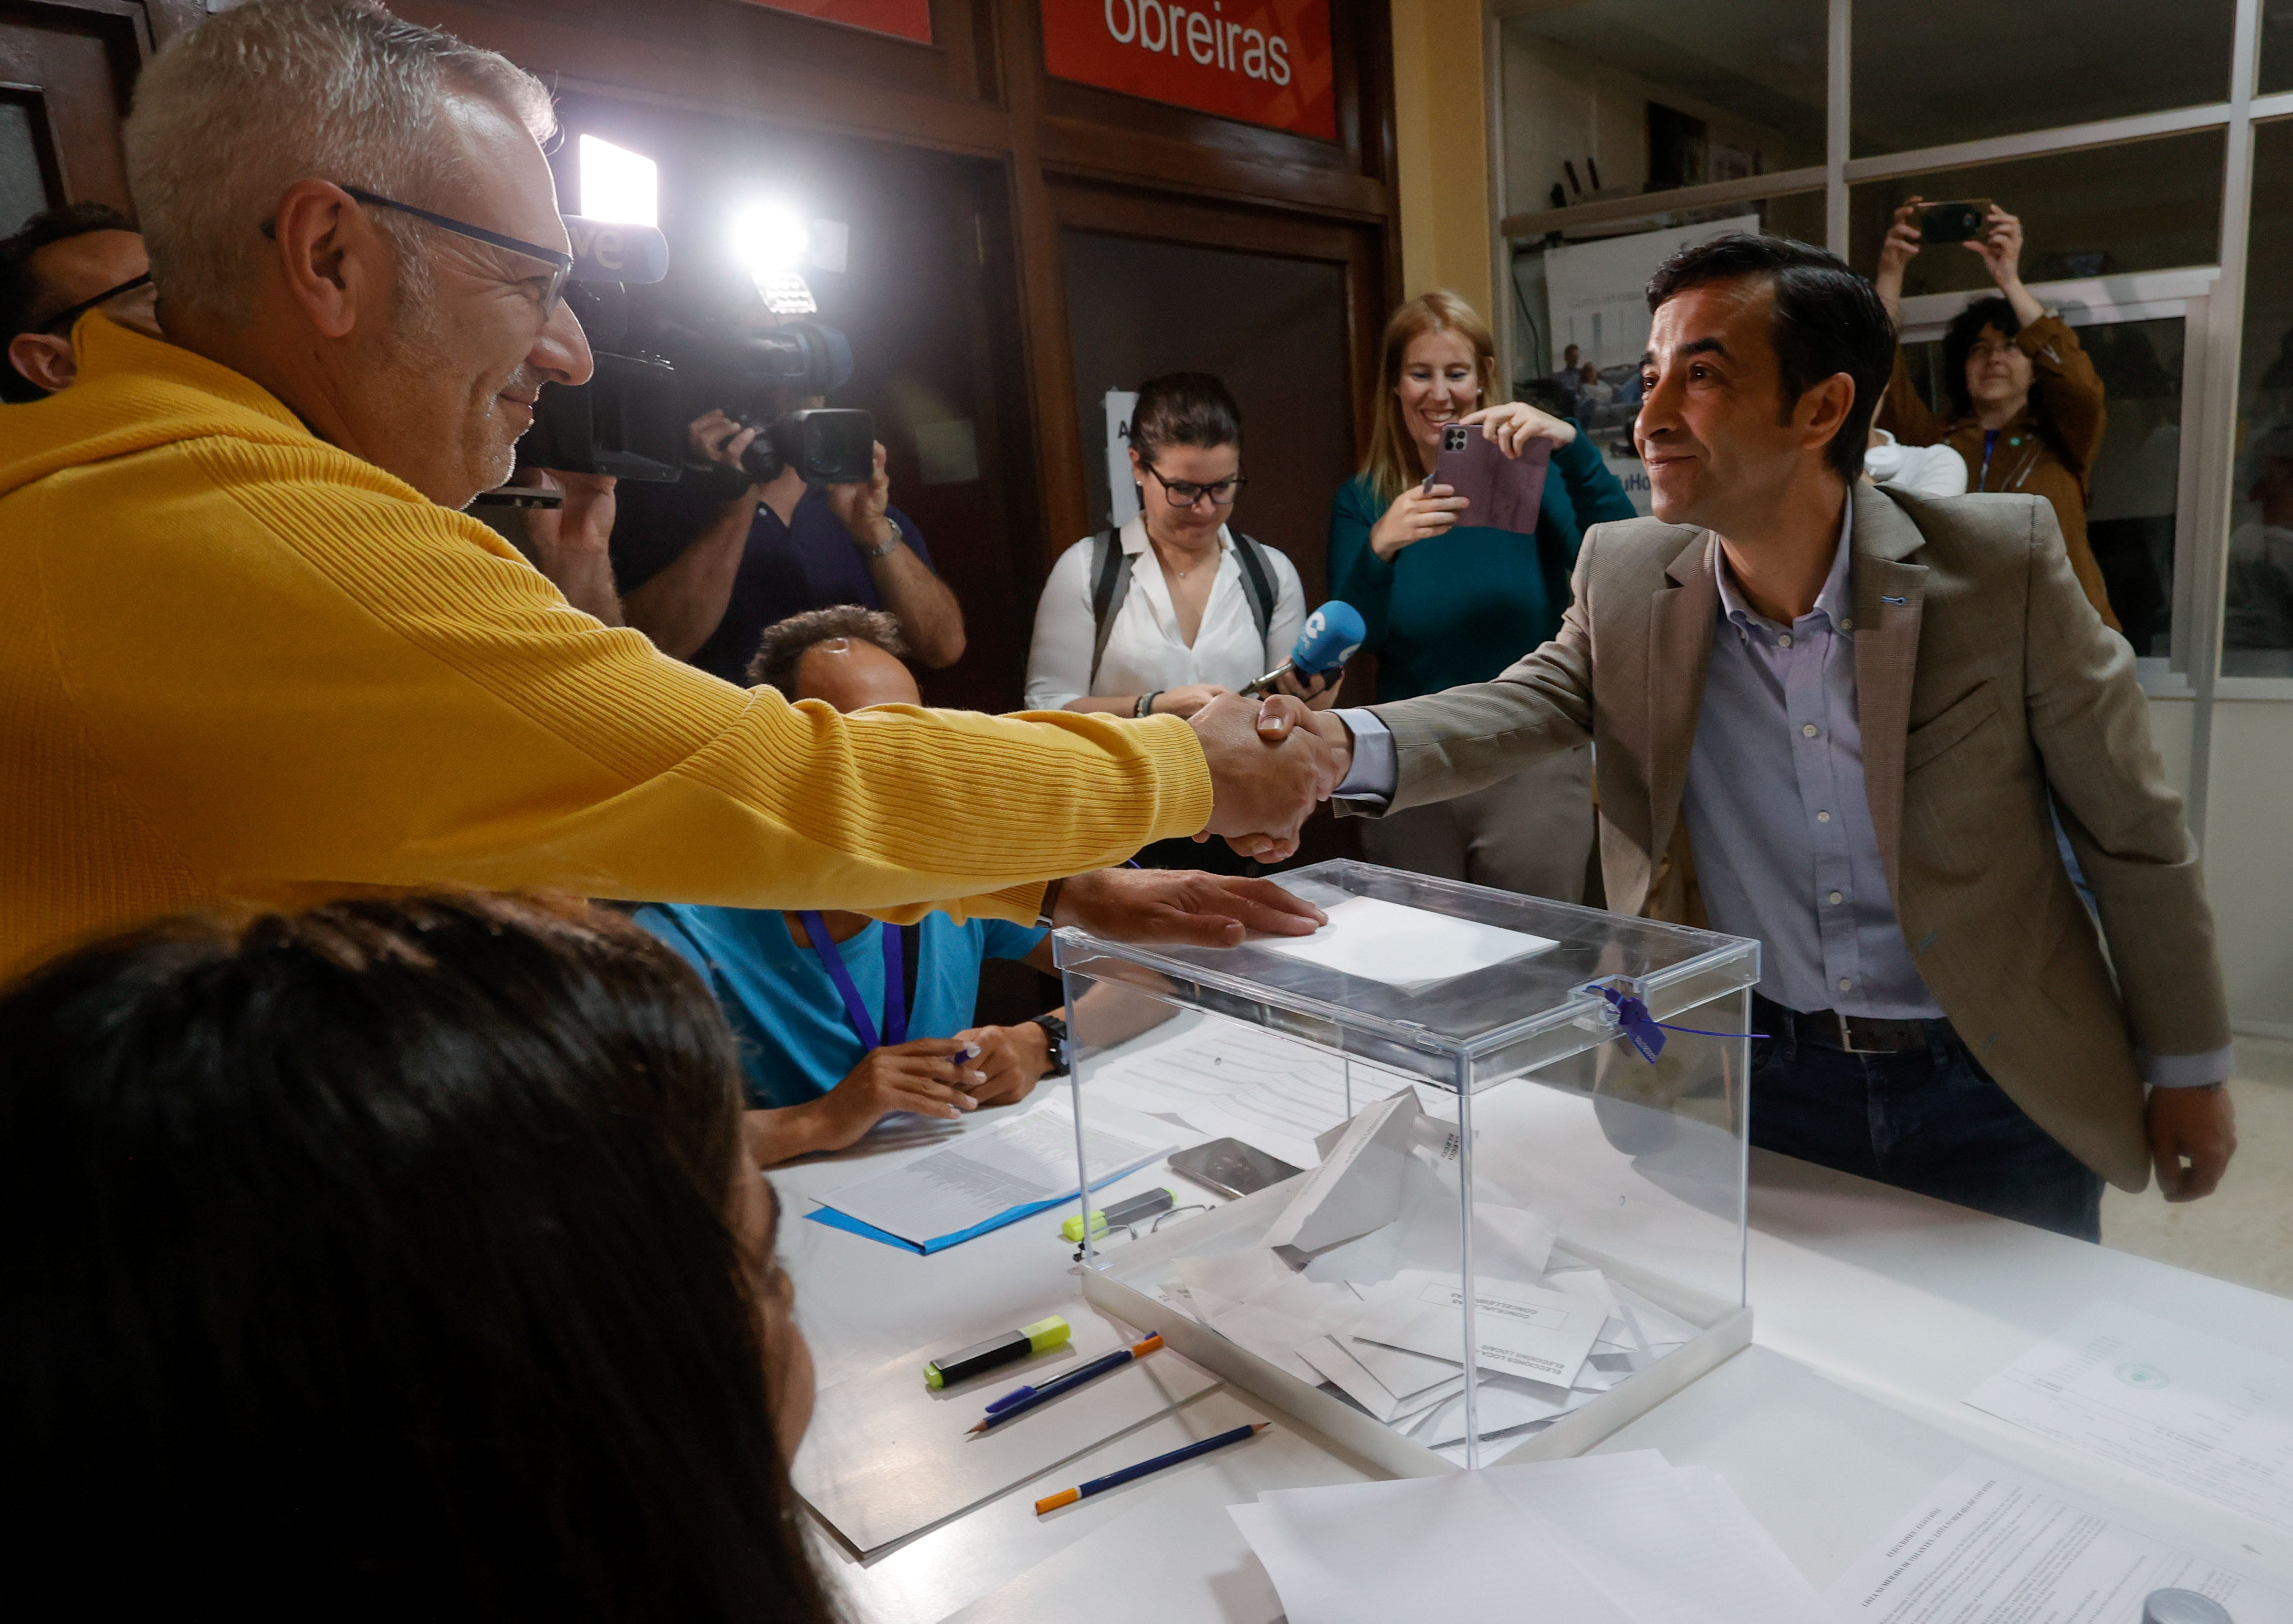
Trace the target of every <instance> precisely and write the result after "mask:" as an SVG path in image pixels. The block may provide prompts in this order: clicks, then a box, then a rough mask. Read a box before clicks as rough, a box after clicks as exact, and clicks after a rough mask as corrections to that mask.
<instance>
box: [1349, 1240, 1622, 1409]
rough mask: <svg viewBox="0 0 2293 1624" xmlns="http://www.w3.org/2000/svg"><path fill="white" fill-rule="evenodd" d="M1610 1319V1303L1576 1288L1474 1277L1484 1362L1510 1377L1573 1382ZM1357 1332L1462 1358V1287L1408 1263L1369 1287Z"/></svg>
mask: <svg viewBox="0 0 2293 1624" xmlns="http://www.w3.org/2000/svg"><path fill="white" fill-rule="evenodd" d="M1607 1323H1608V1309H1607V1307H1606V1305H1605V1304H1596V1303H1589V1302H1588V1301H1586V1299H1585V1298H1584V1297H1583V1296H1581V1295H1576V1294H1575V1293H1572V1292H1567V1291H1554V1290H1550V1289H1548V1288H1546V1287H1542V1286H1528V1285H1521V1284H1518V1283H1514V1282H1508V1281H1501V1280H1492V1279H1487V1278H1486V1277H1484V1278H1482V1279H1479V1280H1478V1281H1476V1282H1475V1290H1474V1293H1473V1333H1474V1338H1475V1341H1476V1342H1477V1343H1478V1344H1479V1347H1478V1350H1477V1351H1478V1352H1479V1354H1480V1359H1481V1363H1482V1364H1483V1365H1485V1366H1491V1367H1494V1368H1496V1369H1498V1370H1501V1371H1503V1372H1504V1373H1505V1374H1507V1375H1509V1376H1526V1377H1527V1378H1528V1379H1529V1380H1531V1381H1536V1382H1543V1383H1545V1384H1548V1385H1550V1386H1553V1387H1560V1388H1567V1387H1568V1386H1569V1385H1570V1384H1573V1383H1574V1382H1575V1381H1576V1372H1577V1370H1578V1368H1580V1367H1581V1366H1583V1364H1584V1356H1585V1355H1586V1354H1588V1353H1590V1352H1592V1344H1594V1343H1596V1342H1598V1341H1599V1340H1600V1328H1601V1327H1603V1326H1604V1325H1606V1324H1607ZM1353 1335H1354V1337H1355V1339H1356V1340H1357V1341H1362V1342H1381V1343H1383V1344H1386V1345H1387V1346H1389V1347H1395V1348H1404V1349H1406V1350H1407V1351H1409V1352H1412V1353H1422V1354H1427V1355H1430V1356H1431V1357H1433V1358H1435V1359H1446V1360H1449V1361H1450V1362H1451V1363H1453V1364H1462V1362H1463V1359H1464V1345H1465V1293H1464V1288H1463V1287H1462V1285H1461V1284H1460V1283H1459V1280H1458V1277H1457V1276H1455V1275H1454V1274H1446V1275H1445V1274H1436V1273H1433V1272H1430V1271H1427V1270H1422V1269H1405V1270H1403V1271H1401V1272H1400V1273H1399V1274H1398V1275H1396V1276H1394V1277H1393V1279H1390V1280H1389V1281H1387V1282H1386V1283H1385V1284H1383V1285H1381V1286H1380V1287H1377V1288H1376V1289H1375V1290H1374V1291H1373V1292H1372V1293H1371V1294H1370V1298H1369V1306H1368V1311H1366V1312H1365V1313H1364V1314H1363V1315H1362V1318H1361V1321H1360V1323H1359V1324H1357V1325H1356V1326H1355V1327H1354V1330H1353Z"/></svg>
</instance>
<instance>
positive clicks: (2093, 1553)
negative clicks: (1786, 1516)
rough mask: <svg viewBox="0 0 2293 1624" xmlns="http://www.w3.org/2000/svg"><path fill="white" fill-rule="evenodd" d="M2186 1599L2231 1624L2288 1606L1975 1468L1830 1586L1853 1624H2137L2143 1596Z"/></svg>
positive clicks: (2285, 1622) (2063, 1500) (2070, 1502)
mask: <svg viewBox="0 0 2293 1624" xmlns="http://www.w3.org/2000/svg"><path fill="white" fill-rule="evenodd" d="M2169 1587H2170V1588H2175V1589H2181V1590H2195V1591H2197V1592H2199V1593H2200V1594H2201V1595H2204V1596H2211V1597H2213V1598H2214V1600H2216V1601H2217V1602H2219V1603H2221V1604H2222V1605H2223V1606H2224V1607H2226V1608H2227V1609H2228V1610H2229V1612H2230V1616H2231V1617H2232V1618H2233V1619H2235V1620H2237V1624H2293V1597H2288V1596H2286V1595H2285V1593H2284V1592H2282V1591H2280V1590H2271V1589H2265V1588H2264V1587H2261V1586H2258V1585H2256V1584H2253V1583H2251V1582H2250V1581H2249V1580H2247V1579H2240V1577H2238V1576H2237V1575H2236V1574H2234V1573H2232V1572H2230V1571H2227V1570H2225V1569H2223V1568H2217V1567H2216V1566H2214V1565H2213V1564H2212V1563H2208V1562H2206V1561H2203V1560H2201V1559H2200V1558H2198V1557H2196V1556H2192V1555H2190V1554H2189V1553H2187V1552H2185V1551H2177V1550H2175V1549H2174V1548H2172V1547H2170V1546H2167V1544H2165V1543H2164V1542H2163V1541H2162V1540H2158V1539H2151V1538H2150V1537H2149V1536H2148V1535H2146V1534H2142V1533H2137V1532H2135V1531H2134V1530H2132V1529H2130V1528H2127V1527H2126V1526H2125V1525H2124V1524H2122V1523H2114V1522H2112V1521H2111V1519H2110V1518H2109V1517H2108V1516H2106V1515H2104V1514H2102V1513H2100V1512H2098V1511H2095V1510H2094V1509H2093V1508H2092V1507H2090V1506H2086V1505H2082V1504H2081V1503H2080V1502H2079V1501H2078V1499H2077V1498H2075V1497H2074V1496H2072V1495H2070V1494H2069V1493H2068V1492H2066V1491H2065V1490H2062V1489H2059V1488H2057V1487H2055V1486H2054V1484H2052V1483H2049V1482H2044V1481H2042V1480H2040V1479H2038V1478H2034V1477H2030V1476H2027V1475H2025V1474H2022V1473H2020V1472H2017V1471H2015V1470H2014V1469H2013V1467H2012V1466H2002V1465H2001V1464H1999V1463H1998V1462H1997V1461H1995V1460H1988V1459H1983V1458H1979V1457H1978V1458H1975V1459H1973V1460H1970V1461H1968V1462H1967V1463H1966V1464H1965V1466H1961V1467H1960V1468H1959V1469H1958V1470H1957V1472H1955V1473H1953V1474H1951V1475H1950V1476H1949V1477H1948V1478H1946V1479H1945V1480H1944V1481H1943V1482H1941V1484H1940V1485H1938V1486H1937V1487H1936V1489H1935V1490H1934V1491H1933V1492H1932V1493H1931V1494H1929V1495H1928V1496H1927V1497H1926V1498H1924V1500H1922V1501H1921V1502H1920V1503H1919V1504H1918V1505H1917V1506H1914V1507H1912V1509H1911V1510H1910V1511H1909V1512H1908V1513H1907V1514H1905V1515H1904V1517H1903V1519H1902V1521H1901V1522H1900V1523H1897V1524H1896V1525H1895V1527H1894V1529H1893V1531H1892V1532H1890V1533H1889V1534H1888V1536H1887V1537H1886V1539H1884V1540H1883V1541H1881V1542H1880V1544H1879V1546H1878V1547H1877V1548H1876V1550H1874V1551H1872V1552H1871V1553H1870V1555H1868V1556H1865V1557H1864V1558H1863V1559H1862V1560H1861V1561H1860V1562H1858V1563H1855V1564H1854V1565H1853V1566H1852V1567H1851V1568H1849V1569H1848V1570H1847V1571H1846V1572H1844V1573H1843V1574H1841V1575H1840V1576H1839V1579H1838V1582H1836V1583H1835V1584H1834V1585H1833V1586H1832V1587H1831V1589H1830V1592H1829V1595H1828V1597H1827V1599H1828V1600H1829V1602H1830V1604H1831V1611H1832V1615H1833V1616H1834V1617H1835V1618H1837V1619H1843V1620H1856V1621H1857V1624H1927V1621H1928V1620H1938V1619H1948V1620H1953V1621H1954V1624H2023V1621H2024V1620H2046V1624H2142V1598H2143V1596H2147V1595H2149V1594H2150V1592H2151V1591H2152V1590H2162V1589H2167V1588H2169Z"/></svg>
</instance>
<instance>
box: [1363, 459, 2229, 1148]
mask: <svg viewBox="0 0 2293 1624" xmlns="http://www.w3.org/2000/svg"><path fill="white" fill-rule="evenodd" d="M1852 545H1853V548H1854V557H1853V563H1852V566H1851V567H1852V572H1853V602H1854V634H1853V635H1854V639H1855V677H1856V690H1857V694H1856V702H1857V712H1858V715H1859V716H1860V719H1861V724H1862V731H1863V775H1864V782H1865V784H1866V786H1867V789H1868V794H1869V797H1870V802H1871V822H1872V824H1873V826H1874V827H1875V828H1876V830H1877V831H1878V835H1879V850H1880V855H1881V857H1882V858H1883V859H1884V863H1885V865H1886V871H1887V881H1888V884H1889V886H1890V888H1891V889H1892V895H1893V897H1894V898H1895V910H1896V916H1897V918H1898V919H1899V920H1900V922H1901V925H1902V930H1903V938H1904V940H1905V941H1906V942H1907V943H1908V944H1909V946H1910V948H1911V951H1912V954H1913V955H1914V956H1915V958H1916V962H1917V964H1918V967H1919V971H1920V974H1921V975H1922V976H1924V978H1925V980H1926V984H1927V987H1928V989H1929V991H1931V992H1932V994H1933V995H1934V997H1935V1000H1936V1002H1937V1003H1941V1005H1942V1007H1943V1010H1944V1011H1945V1013H1947V1014H1948V1015H1949V1018H1950V1021H1951V1024H1952V1026H1953V1027H1955V1028H1956V1029H1957V1032H1958V1034H1959V1035H1960V1036H1961V1037H1962V1038H1964V1039H1965V1042H1966V1044H1967V1046H1968V1047H1969V1048H1970V1049H1971V1050H1972V1051H1973V1052H1974V1054H1975V1055H1976V1056H1977V1058H1979V1059H1980V1060H1981V1062H1982V1064H1983V1066H1984V1067H1985V1068H1987V1069H1988V1070H1989V1073H1990V1075H1991V1076H1993V1077H1994V1078H1996V1079H1997V1082H1998V1084H1999V1086H2001V1087H2002V1088H2004V1089H2005V1091H2006V1092H2007V1093H2008V1094H2009V1095H2010V1096H2012V1097H2013V1100H2014V1101H2015V1103H2016V1104H2018V1105H2020V1106H2021V1107H2022V1108H2023V1110H2025V1111H2027V1112H2028V1113H2029V1114H2030V1117H2031V1118H2032V1119H2033V1120H2034V1121H2036V1122H2037V1123H2038V1125H2039V1126H2040V1127H2042V1128H2044V1129H2045V1130H2046V1132H2047V1133H2050V1134H2052V1135H2053V1136H2054V1139H2056V1140H2057V1141H2060V1142H2061V1143H2062V1145H2063V1146H2064V1147H2066V1148H2067V1149H2070V1151H2071V1152H2072V1153H2073V1154H2074V1155H2076V1156H2077V1157H2078V1158H2079V1159H2080V1160H2081V1161H2083V1162H2084V1163H2086V1165H2088V1166H2089V1167H2092V1168H2093V1169H2094V1171H2095V1172H2097V1173H2101V1174H2102V1175H2103V1177H2105V1178H2107V1179H2108V1180H2109V1181H2111V1183H2113V1184H2116V1185H2118V1186H2119V1188H2121V1189H2124V1190H2141V1189H2142V1188H2143V1186H2144V1185H2145V1184H2146V1183H2147V1182H2148V1181H2149V1155H2148V1150H2147V1148H2146V1141H2145V1139H2144V1136H2143V1123H2142V1107H2143V1085H2142V1081H2141V1073H2140V1070H2139V1068H2138V1066H2137V1062H2136V1059H2135V1055H2136V1052H2137V1051H2139V1052H2146V1053H2151V1054H2165V1055H2186V1054H2203V1053H2211V1052H2215V1051H2217V1050H2220V1049H2223V1048H2226V1047H2227V1046H2228V1044H2229V1042H2230V1036H2229V1017H2228V1011H2227V1007H2226V1003H2225V1001H2224V994H2223V988H2222V978H2221V966H2220V962H2219V961H2218V959H2217V957H2216V953H2215V946H2214V927H2213V915H2212V913H2211V911H2210V910H2209V909H2208V906H2207V905H2206V898H2205V889H2204V884H2203V880H2202V877H2201V875H2200V871H2199V865H2198V858H2197V852H2196V849H2195V845H2194V843H2193V842H2192V840H2191V839H2190V836H2189V832H2188V831H2187V830H2186V829H2185V828H2184V825H2183V823H2182V804H2181V800H2180V799H2179V797H2177V796H2176V794H2175V793H2174V792H2173V791H2172V790H2171V789H2170V788H2168V787H2167V783H2166V776H2165V770H2164V767H2163V765H2162V763H2161V762H2160V761H2159V756H2158V750H2157V746H2156V745H2155V744H2154V743H2152V742H2151V736H2150V713H2149V704H2148V701H2147V700H2146V699H2145V698H2144V697H2143V693H2142V690H2141V688H2140V687H2139V686H2137V685H2136V683H2135V677H2134V656H2133V653H2132V651H2131V650H2130V649H2129V648H2128V647H2127V644H2126V642H2125V640H2124V639H2123V638H2121V637H2119V636H2117V635H2116V634H2115V633H2113V632H2111V631H2110V630H2108V629H2106V628H2104V627H2103V623H2102V621H2101V618H2100V617H2099V616H2098V615H2096V614H2095V613H2094V608H2093V605H2091V604H2089V603H2088V602H2087V601H2086V595H2085V593H2084V592H2083V591H2082V590H2081V589H2080V588H2079V585H2078V578H2077V576H2076V575H2075V574H2073V573H2072V572H2071V569H2070V560H2069V558H2068V556H2067V555H2066V554H2065V552H2064V550H2063V546H2062V532H2061V531H2060V529H2058V528H2057V526H2056V524H2055V522H2054V510H2053V508H2051V507H2050V506H2049V505H2048V504H2047V503H2046V501H2045V500H2043V499H2039V498H2035V497H2027V496H1962V497H1952V498H1947V499H1934V498H1925V497H1918V496H1914V495H1911V494H1909V493H1908V492H1903V491H1894V490H1892V489H1882V488H1880V487H1877V486H1874V485H1872V484H1870V483H1863V484H1861V485H1860V486H1859V487H1858V488H1857V490H1856V493H1855V516H1854V531H1853V537H1852ZM1713 547H1714V540H1713V537H1712V534H1711V532H1708V531H1703V530H1697V529H1693V528H1689V527H1684V526H1680V525H1672V524H1662V523H1660V522H1658V521H1657V520H1654V519H1633V520H1627V521H1625V522H1624V523H1621V524H1599V525H1595V526H1593V527H1592V529H1591V530H1590V531H1588V532H1585V536H1584V548H1583V551H1582V552H1581V553H1580V554H1579V555H1578V557H1577V563H1576V582H1575V584H1576V603H1575V604H1574V605H1573V606H1572V607H1571V608H1570V609H1569V611H1568V615H1567V617H1566V619H1565V620H1564V621H1563V623H1562V625H1561V629H1560V636H1559V637H1556V638H1555V639H1554V640H1553V641H1552V642H1550V643H1547V644H1546V645H1545V646H1544V647H1542V648H1540V649H1537V650H1536V651H1535V653H1533V654H1529V655H1528V656H1527V658H1525V659H1523V660H1521V661H1520V662H1519V663H1518V664H1516V665H1514V666H1513V667H1512V668H1511V670H1507V671H1505V672H1504V673H1503V675H1501V676H1499V677H1498V678H1495V680H1494V681H1490V682H1486V683H1479V684H1475V685H1472V686H1464V687H1456V688H1451V689H1449V690H1448V691H1447V692H1446V693H1441V694H1427V695H1425V696H1424V697H1422V698H1420V699H1412V700H1405V701H1402V702H1399V703H1396V704H1390V705H1380V706H1377V707H1376V712H1377V715H1378V716H1379V718H1380V719H1382V720H1383V721H1384V723H1385V724H1386V726H1387V727H1390V728H1391V729H1392V730H1393V734H1394V743H1395V744H1396V747H1397V751H1398V759H1399V767H1400V777H1399V785H1398V793H1397V794H1396V796H1395V797H1394V800H1393V802H1392V805H1391V807H1390V808H1388V809H1389V810H1399V809H1401V808H1407V807H1413V806H1419V805H1422V804H1423V803H1425V802H1428V801H1436V800H1446V799H1447V798H1448V797H1450V796H1453V795H1461V794H1463V793H1464V792H1467V791H1469V790H1476V789H1479V788H1481V787H1482V786H1484V785H1486V784H1495V783H1496V782H1497V781H1498V780H1500V779H1502V778H1504V777H1507V776H1509V775H1511V774H1512V773H1514V772H1516V771H1518V770H1519V768H1520V767H1524V766H1526V765H1527V763H1529V762H1530V761H1533V760H1535V759H1536V758H1538V757H1539V756H1542V755H1544V754H1546V753H1548V752H1550V751H1557V750H1563V749H1567V748H1568V747H1570V746H1572V745H1576V744H1581V743H1584V741H1585V740H1586V739H1588V738H1589V739H1591V740H1592V742H1593V743H1595V744H1596V745H1598V747H1599V748H1598V750H1597V751H1596V752H1595V754H1596V760H1597V768H1596V772H1597V778H1598V783H1599V786H1600V864H1601V869H1602V872H1603V874H1604V875H1605V877H1606V880H1607V883H1608V905H1609V906H1610V907H1612V908H1614V909H1616V911H1618V912H1619V913H1625V914H1646V915H1649V916H1650V917H1653V918H1658V919H1668V920H1673V921H1675V922H1684V923H1691V924H1701V923H1703V922H1704V919H1703V909H1702V899H1701V897H1700V896H1699V895H1698V893H1697V888H1696V883H1695V865H1694V860H1693V857H1692V856H1691V854H1690V853H1689V849H1688V832H1687V825H1686V820H1685V819H1683V818H1682V817H1681V795H1682V792H1684V790H1685V789H1686V787H1687V782H1688V757H1689V745H1690V743H1692V742H1693V739H1694V736H1695V732H1696V719H1697V713H1698V711H1699V710H1700V708H1701V706H1702V703H1703V692H1704V672H1705V666H1706V662H1707V661H1708V659H1709V658H1710V655H1711V650H1712V634H1713V629H1714V625H1715V623H1716V621H1717V620H1718V616H1719V589H1718V587H1717V585H1716V583H1715V582H1714V578H1713V560H1712V548H1713ZM2050 786H2051V788H2052V790H2053V792H2054V798H2055V799H2056V800H2058V801H2059V803H2060V805H2061V808H2062V823H2063V825H2064V827H2065V828H2066V829H2067V830H2068V831H2069V832H2070V842H2071V845H2072V847H2073V849H2075V850H2076V851H2077V853H2078V862H2079V864H2080V865H2081V866H2082V867H2083V868H2084V870H2085V872H2086V881H2087V883H2088V884H2089V885H2090V886H2091V887H2092V888H2093V890H2094V897H2095V900H2096V902H2097V903H2098V904H2099V906H2100V910H2101V914H2102V930H2101V931H2100V932H2099V933H2097V932H2096V931H2095V930H2094V925H2093V922H2092V921H2091V920H2090V919H2089V917H2088V915H2087V914H2086V909H2085V907H2084V905H2082V904H2081V903H2080V901H2079V900H2078V893H2077V891H2076V890H2075V889H2073V887H2072V886H2071V884H2070V877H2069V875H2068V874H2067V873H2065V872H2064V871H2063V867H2062V857H2061V854H2060V852H2059V851H2058V849H2057V848H2056V846H2055V841H2054V825H2053V823H2052V821H2051V819H2050V818H2049V816H2048V813H2047V792H2048V789H2049V787H2050ZM2113 964H2114V965H2115V966H2116V974H2115V976H2113V975H2112V971H2111V966H2112V965H2113Z"/></svg>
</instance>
